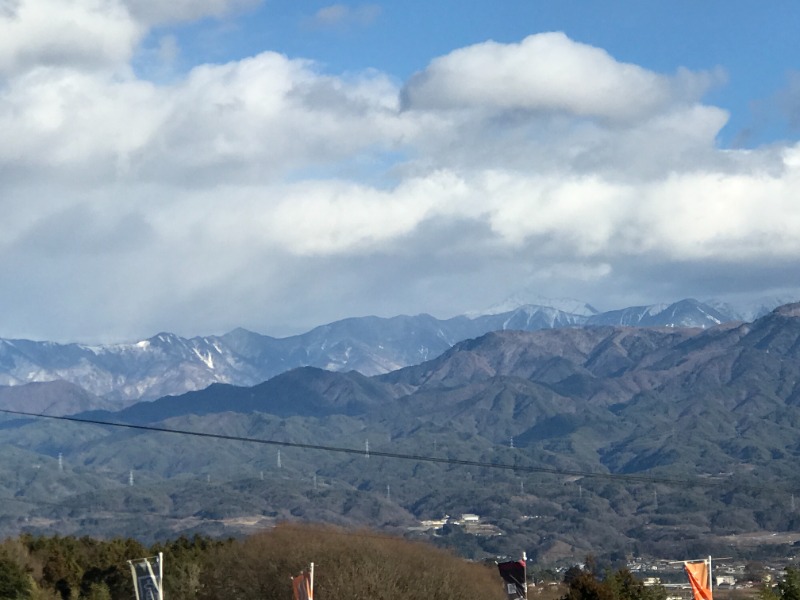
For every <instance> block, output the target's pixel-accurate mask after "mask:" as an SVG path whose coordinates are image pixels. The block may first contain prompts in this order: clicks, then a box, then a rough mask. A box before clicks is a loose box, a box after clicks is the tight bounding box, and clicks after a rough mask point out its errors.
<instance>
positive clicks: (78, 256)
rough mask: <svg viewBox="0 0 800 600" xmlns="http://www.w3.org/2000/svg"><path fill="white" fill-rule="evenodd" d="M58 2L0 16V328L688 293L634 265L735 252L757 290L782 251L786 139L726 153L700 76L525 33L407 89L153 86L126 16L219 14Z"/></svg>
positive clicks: (356, 78) (173, 324)
mask: <svg viewBox="0 0 800 600" xmlns="http://www.w3.org/2000/svg"><path fill="white" fill-rule="evenodd" d="M62 4H63V6H62V8H55V9H54V10H55V11H56V12H55V13H53V14H55V15H60V16H59V18H60V19H62V20H63V19H73V18H74V20H75V23H76V29H75V30H74V31H73V30H71V29H67V30H63V31H62V30H58V31H56V30H55V29H53V27H55V26H54V25H53V24H52V23H48V22H47V20H46V19H45V18H44V13H45V12H46V9H47V8H48V7H51V4H50V0H36V1H35V2H34V1H33V0H21V2H20V3H19V5H18V6H16V8H15V9H14V10H13V11H11V10H6V11H5V13H2V15H3V16H0V28H2V27H5V28H6V29H4V30H2V32H4V33H7V34H8V36H5V37H4V36H3V35H2V34H1V33H2V32H0V68H2V69H3V73H4V74H5V80H4V85H3V86H2V87H0V131H1V132H2V134H3V137H4V138H5V139H10V140H14V143H13V144H3V145H0V210H2V213H3V219H2V222H0V250H1V251H2V252H0V277H2V278H3V279H4V280H5V281H15V282H19V285H15V286H13V289H10V288H6V289H5V290H4V291H3V292H2V294H1V295H0V299H2V301H3V306H4V307H8V309H7V310H6V312H5V316H4V318H3V320H2V321H0V335H3V336H6V335H32V336H34V337H51V338H59V337H60V338H61V339H64V338H65V337H72V338H73V339H75V338H82V339H86V338H97V337H103V336H111V337H115V336H120V335H135V336H140V335H146V334H148V333H151V332H152V331H155V330H160V329H172V330H177V331H178V332H179V333H186V334H195V333H205V332H210V331H220V329H221V328H224V327H229V326H230V327H232V326H235V325H244V326H249V327H253V328H257V329H260V330H262V331H265V332H267V333H277V332H276V331H274V329H272V328H273V326H276V324H278V323H284V328H285V327H286V326H285V323H295V324H301V323H302V324H303V325H313V324H317V323H319V322H322V321H324V320H326V319H333V318H337V317H341V316H348V315H352V314H358V313H371V312H377V311H378V310H382V311H389V312H414V311H422V310H427V311H437V310H438V311H441V313H442V314H443V316H444V315H447V314H453V313H456V312H460V311H463V310H468V309H471V308H476V307H479V306H481V305H482V304H486V305H488V304H491V303H493V302H495V301H497V300H498V299H499V298H500V297H503V296H505V295H507V293H508V292H509V291H510V289H509V288H511V287H514V286H516V285H519V281H520V279H525V278H529V279H530V280H531V281H533V282H535V283H537V284H539V285H540V286H542V287H541V289H542V293H543V294H544V295H548V294H549V295H557V294H565V295H581V294H586V290H588V289H589V287H586V288H580V286H581V285H582V284H585V285H586V286H592V288H591V289H600V288H602V287H603V286H606V289H609V290H611V289H613V290H614V293H617V294H619V296H620V297H621V296H623V295H624V294H625V293H628V294H629V295H630V294H634V293H645V292H643V291H642V290H645V289H658V291H659V292H663V289H664V288H663V287H659V286H666V285H668V284H670V283H671V284H672V285H673V286H674V289H675V294H680V293H681V292H679V291H678V290H679V289H686V295H698V296H705V295H712V293H713V290H711V288H710V287H709V288H708V290H707V291H708V292H709V293H701V292H702V290H701V291H696V290H689V289H688V288H681V282H680V278H681V276H680V275H678V276H676V277H675V278H674V280H673V281H672V282H670V280H669V278H667V277H658V278H656V279H658V281H655V280H654V279H652V277H651V279H650V280H648V279H647V277H646V276H642V273H643V272H644V273H646V272H647V270H648V268H652V269H656V268H657V269H659V270H661V271H663V272H671V273H681V272H682V269H683V270H689V268H688V267H687V265H692V267H691V268H692V269H695V270H696V271H697V272H700V269H701V267H700V266H699V265H707V269H708V272H715V273H718V272H720V271H724V270H725V269H726V268H727V267H726V265H732V264H734V263H736V265H752V269H753V273H755V272H759V273H761V274H762V275H761V281H764V280H765V279H764V278H765V277H767V275H763V273H765V272H769V273H772V274H771V275H769V276H771V277H773V280H772V283H773V284H775V283H776V282H778V280H779V279H780V277H782V276H783V275H785V273H786V270H787V269H791V268H793V266H796V260H797V259H796V257H797V256H798V255H799V254H798V251H800V247H799V246H800V242H798V241H797V240H800V210H798V207H797V206H796V199H795V198H796V190H797V189H798V184H800V147H798V146H788V145H784V146H780V145H775V146H772V147H769V148H760V149H755V150H750V151H743V150H721V149H720V148H719V147H718V145H717V141H716V140H717V135H718V133H719V131H720V129H721V128H722V127H723V126H724V124H725V122H726V120H727V114H726V113H725V111H723V110H721V109H719V108H717V107H714V106H709V105H705V104H703V103H702V102H701V99H700V97H701V95H702V91H703V90H704V89H705V88H706V86H707V85H708V84H709V82H711V81H713V80H715V77H716V76H715V75H713V74H712V75H707V74H702V73H701V74H697V73H690V72H688V71H680V72H678V73H677V74H675V75H670V76H667V75H662V74H658V73H654V72H651V71H648V70H646V69H644V68H642V67H639V66H636V65H629V64H624V63H620V62H618V61H616V60H615V59H614V58H613V57H611V56H609V55H608V54H607V53H606V52H604V51H603V50H601V49H598V48H593V47H590V46H586V45H583V44H579V43H577V42H574V41H572V40H570V39H569V38H567V37H566V36H564V35H562V34H541V35H538V36H531V37H529V38H526V39H525V40H523V41H522V42H521V43H519V44H497V43H486V44H479V45H477V46H472V47H469V48H465V49H462V50H457V51H454V52H452V53H450V54H448V55H447V56H444V57H441V58H439V59H435V60H433V61H432V62H431V64H430V66H429V67H428V68H427V69H426V70H425V71H424V72H423V73H422V74H420V75H418V76H415V77H414V78H412V80H411V81H409V82H408V83H407V85H406V86H405V87H404V88H402V89H401V88H400V87H399V86H398V85H397V84H396V83H394V82H393V80H392V79H391V77H389V76H388V75H386V74H382V73H379V72H365V73H360V74H355V75H353V74H349V75H347V76H335V75H329V74H324V73H322V72H321V71H320V69H318V68H317V66H316V65H315V64H314V63H313V62H311V61H308V60H300V59H292V58H288V57H286V56H283V55H280V54H277V53H274V52H264V53H262V54H258V55H256V56H252V57H249V58H246V59H244V60H240V61H235V62H230V63H228V64H221V65H201V66H199V67H197V68H195V69H193V70H191V71H190V72H188V73H186V74H185V75H183V76H180V77H174V78H173V79H171V81H170V83H169V84H159V83H154V82H151V81H146V80H143V79H141V78H140V77H138V76H137V75H136V74H135V72H134V71H133V70H132V69H131V68H130V66H129V64H128V61H129V60H130V57H131V55H132V52H133V49H134V48H135V46H136V44H137V42H138V40H140V39H141V36H142V35H143V33H144V32H146V25H141V23H150V22H164V21H167V20H170V19H176V18H182V19H188V18H194V17H197V16H199V15H202V14H217V13H216V12H215V11H222V10H226V9H227V8H230V7H232V6H234V5H233V4H230V3H226V2H219V3H204V4H192V5H191V6H190V4H180V3H179V4H177V5H174V6H172V7H171V8H169V9H167V8H164V9H163V10H164V11H167V12H159V10H161V9H159V8H158V7H156V5H155V4H138V5H136V6H134V5H132V4H129V5H128V7H127V8H126V6H123V5H122V4H113V3H111V2H100V0H97V2H92V1H91V0H76V1H75V2H72V3H66V4H64V3H62ZM5 6H9V5H5ZM236 6H242V5H241V4H236ZM64 7H66V8H64ZM128 9H130V11H131V12H130V13H129V12H128ZM59 10H61V11H72V12H70V13H69V14H68V15H67V14H66V13H65V12H58V11H59ZM170 11H171V12H170ZM12 13H13V14H12ZM101 25H102V26H101ZM56 29H57V28H56ZM23 34H24V35H23ZM28 35H30V39H27V36H28ZM115 35H121V37H120V38H119V40H121V41H119V40H117V41H115V39H114V36H115ZM78 37H81V38H82V39H81V40H77V38H78ZM73 38H76V40H75V45H74V46H72V43H73V42H72V40H73ZM165 39H166V41H165V43H164V46H163V49H164V51H165V52H166V54H167V58H169V55H171V54H174V52H177V51H178V48H177V47H176V46H175V45H174V44H173V43H172V42H171V41H170V39H169V38H165ZM53 40H55V42H58V43H59V44H65V45H66V46H71V51H70V52H71V53H66V54H64V55H62V56H61V57H60V58H59V59H58V60H56V59H55V58H53V55H51V53H49V51H45V50H46V49H47V47H48V44H49V43H51V42H52V43H55V42H53ZM82 44H84V45H82ZM106 45H110V46H108V47H109V48H111V50H109V53H108V54H107V55H106V56H105V57H103V58H102V59H97V58H92V57H93V53H95V52H97V51H98V49H104V48H106ZM90 50H91V51H90ZM401 96H404V97H405V101H406V103H405V105H402V106H401ZM776 264H780V265H783V267H782V268H783V271H778V270H776V271H774V272H771V271H770V269H769V268H765V267H764V265H776ZM737 268H738V269H739V270H738V271H736V273H734V274H733V275H731V276H730V278H735V277H736V276H738V277H742V278H744V277H746V276H747V272H746V271H745V269H746V268H749V267H738V266H737ZM731 273H733V271H731ZM634 278H635V279H634ZM696 279H697V280H698V281H703V278H702V277H701V276H699V275H698V276H697V277H696ZM708 285H711V284H708ZM581 289H583V292H582V291H581ZM56 292H57V294H58V298H59V303H58V304H59V309H58V311H56V313H53V311H52V309H51V305H52V302H53V301H52V298H53V296H54V294H55V293H56ZM298 298H300V299H298ZM587 299H588V300H594V298H593V297H588V298H587ZM195 307H198V308H197V309H195ZM200 307H202V308H200ZM42 315H52V316H49V317H48V316H44V317H43V316H42ZM87 315H89V316H87ZM309 315H311V316H309ZM309 320H311V322H309ZM37 327H40V328H41V329H38V330H37V329H36V328H37ZM14 328H16V331H14ZM134 330H135V333H134ZM36 331H39V332H40V333H36ZM31 332H33V333H31ZM51 332H56V333H51ZM283 332H285V331H283Z"/></svg>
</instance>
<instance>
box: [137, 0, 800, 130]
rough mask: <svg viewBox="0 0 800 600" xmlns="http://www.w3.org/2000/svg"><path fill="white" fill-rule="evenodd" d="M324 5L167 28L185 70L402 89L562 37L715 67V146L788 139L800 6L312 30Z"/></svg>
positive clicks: (393, 7)
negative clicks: (255, 60) (270, 66)
mask: <svg viewBox="0 0 800 600" xmlns="http://www.w3.org/2000/svg"><path fill="white" fill-rule="evenodd" d="M331 6H334V5H331V4H330V3H328V2H324V1H323V2H293V1H291V0H276V1H273V2H265V3H259V4H257V5H255V6H253V7H249V8H241V9H240V10H238V11H234V12H233V13H232V14H230V15H228V16H226V17H224V18H221V19H220V18H206V19H202V20H200V21H198V22H194V23H190V24H184V25H179V26H177V27H164V28H160V29H159V30H158V31H155V32H153V34H152V38H151V39H150V40H149V43H150V44H153V43H154V42H155V41H156V40H157V39H158V37H159V36H161V35H165V34H173V35H175V36H176V38H177V39H178V40H179V43H180V45H181V48H182V56H181V60H180V67H181V68H182V69H188V68H191V67H192V66H195V65H197V64H202V63H205V62H224V61H229V60H239V59H242V58H245V57H247V56H252V55H254V54H257V53H259V52H262V51H264V50H275V51H277V52H281V53H285V54H287V55H289V56H291V57H303V58H309V59H311V60H314V61H317V62H318V63H319V65H320V68H322V69H324V70H325V71H328V72H331V73H344V72H348V71H351V72H352V71H361V70H364V69H370V68H374V69H379V70H381V71H383V72H386V73H389V74H391V75H392V76H394V77H396V78H398V80H401V81H402V80H405V79H407V78H408V77H410V76H411V75H412V74H413V73H414V72H416V71H420V70H422V69H424V68H425V67H426V66H427V64H428V62H429V61H430V59H431V58H432V57H436V56H440V55H443V54H446V53H448V52H449V51H451V50H453V49H455V48H460V47H463V46H468V45H471V44H476V43H480V42H483V41H486V40H489V39H491V40H495V41H498V42H506V43H513V42H518V41H519V40H521V39H523V38H524V37H526V36H528V35H530V34H532V33H538V32H548V31H563V32H565V33H566V34H567V35H568V36H569V37H571V38H572V39H574V40H577V41H580V42H584V43H587V44H591V45H593V46H598V47H600V48H603V49H605V50H607V51H608V52H609V53H611V54H612V55H613V56H614V57H615V58H617V59H618V60H620V61H624V62H631V63H635V64H638V65H641V66H644V67H646V68H648V69H652V70H654V71H658V72H661V73H673V72H675V70H676V69H678V68H680V67H685V68H689V69H693V70H710V69H714V68H719V69H720V70H721V71H722V72H724V75H725V81H724V82H721V83H720V84H719V85H718V86H716V87H715V88H714V89H712V90H710V92H709V93H708V95H707V96H706V99H707V100H708V101H709V102H712V103H714V104H715V105H718V106H721V107H724V108H725V109H727V110H729V111H730V113H731V115H730V117H731V118H730V122H729V124H728V125H727V126H726V128H725V130H724V131H723V132H722V135H721V136H720V144H722V145H745V146H754V145H756V144H759V143H763V142H768V141H772V140H776V139H794V138H796V137H797V135H798V131H797V130H794V131H791V130H787V126H788V120H787V118H786V116H785V115H784V114H781V113H780V111H779V108H780V107H779V106H778V105H776V104H775V103H776V95H778V94H779V93H780V92H781V91H782V90H783V89H785V88H786V86H787V83H788V80H787V77H788V75H789V73H790V72H792V71H796V70H797V69H798V65H797V61H796V58H795V57H797V56H800V38H799V37H798V36H797V35H796V31H794V28H793V25H792V24H793V23H798V22H800V5H798V4H797V3H796V2H792V1H790V0H783V1H777V2H771V3H769V4H768V5H760V6H756V5H754V4H753V3H752V2H744V1H741V0H733V1H725V0H717V1H709V2H693V1H691V0H682V1H677V2H636V1H631V0H628V1H620V2H613V3H592V2H580V1H576V0H563V1H559V2H539V1H531V0H504V1H501V2H491V1H487V0H476V1H472V2H468V3H463V2H451V1H440V2H425V1H422V0H409V1H406V2H402V1H396V2H383V3H373V4H370V3H362V4H339V5H335V6H340V7H343V8H345V9H346V10H343V11H342V14H341V17H340V19H333V18H332V19H331V20H330V21H329V22H322V23H321V22H319V19H318V18H315V16H316V15H317V14H318V13H319V12H320V11H324V10H325V9H326V8H330V7H331Z"/></svg>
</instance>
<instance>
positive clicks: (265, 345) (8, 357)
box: [0, 300, 774, 410]
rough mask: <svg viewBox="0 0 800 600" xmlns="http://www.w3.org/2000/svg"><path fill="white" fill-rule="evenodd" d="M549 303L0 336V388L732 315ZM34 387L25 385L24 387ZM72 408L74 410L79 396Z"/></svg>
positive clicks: (358, 363) (138, 390)
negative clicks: (307, 322)
mask: <svg viewBox="0 0 800 600" xmlns="http://www.w3.org/2000/svg"><path fill="white" fill-rule="evenodd" d="M554 304H558V305H559V306H560V308H555V307H551V306H545V305H541V304H524V305H521V306H516V307H515V308H513V309H512V310H505V308H508V307H509V306H511V305H513V302H511V303H510V304H509V303H507V304H505V305H504V306H503V307H496V308H495V309H494V310H490V311H487V313H486V314H475V315H469V316H466V315H462V316H457V317H453V318H450V319H437V318H434V317H432V316H430V315H426V314H421V315H417V316H396V317H392V318H379V317H354V318H348V319H343V320H340V321H336V322H334V323H330V324H328V325H323V326H320V327H316V328H314V329H312V330H311V331H308V332H306V333H303V334H300V335H295V336H290V337H285V338H275V337H270V336H267V335H261V334H258V333H254V332H251V331H247V330H245V329H235V330H233V331H231V332H229V333H226V334H224V335H219V336H205V337H201V336H198V337H193V338H183V337H180V336H177V335H175V334H171V333H160V334H158V335H155V336H153V337H151V338H149V339H146V340H142V341H138V342H135V343H120V344H107V345H87V344H78V343H72V344H56V343H53V342H36V341H30V340H12V339H0V386H20V385H24V384H28V383H33V382H38V383H42V382H49V381H65V382H69V383H72V384H74V385H76V386H79V387H80V388H82V389H83V390H84V391H85V392H86V393H88V394H90V395H91V396H95V397H97V398H98V401H97V402H96V408H107V406H105V404H106V401H110V402H112V403H114V404H115V405H116V406H117V407H123V406H126V405H128V404H131V403H133V402H136V401H138V400H151V399H155V398H159V397H162V396H166V395H177V394H182V393H184V392H187V391H193V390H200V389H203V388H205V387H207V386H209V385H211V384H212V383H229V384H234V385H242V386H251V385H256V384H258V383H261V382H263V381H266V380H268V379H270V378H271V377H274V376H275V375H278V374H280V373H283V372H285V371H288V370H290V369H293V368H296V367H301V366H315V367H319V368H322V369H327V370H331V371H349V370H355V371H358V372H360V373H362V374H363V375H367V376H370V375H377V374H382V373H387V372H390V371H394V370H396V369H399V368H402V367H406V366H409V365H415V364H419V363H421V362H423V361H425V360H428V359H431V358H434V357H436V356H439V355H440V354H441V353H443V352H445V351H446V350H447V349H448V348H450V347H452V346H453V345H454V344H456V343H458V342H460V341H462V340H465V339H470V338H475V337H478V336H480V335H483V334H485V333H488V332H491V331H501V330H520V331H536V330H543V329H554V328H565V327H596V326H603V325H625V326H636V327H697V328H708V327H713V326H716V325H718V324H720V323H723V322H730V321H734V320H737V318H738V314H736V313H735V312H734V311H733V309H732V308H731V307H730V306H727V305H726V306H723V305H722V304H721V303H717V304H716V307H715V306H712V305H711V304H709V303H702V302H698V301H696V300H681V301H679V302H675V303H673V304H669V305H653V306H639V307H630V308H626V309H622V310H614V311H609V312H602V313H601V312H597V311H596V310H595V309H594V308H593V307H591V306H590V305H588V304H586V303H579V302H577V301H572V302H570V303H567V302H565V301H560V302H557V303H556V302H554ZM770 308H774V307H770ZM764 310H766V308H765V307H762V308H761V311H764ZM498 311H500V312H498ZM568 311H571V312H568ZM725 311H727V312H725ZM759 316H760V315H759ZM0 389H2V387H0ZM40 392H42V390H41V389H37V390H30V393H31V394H34V395H35V394H36V393H40ZM61 408H62V409H63V408H64V406H62V407H61ZM75 408H76V409H77V410H82V409H83V408H85V402H84V403H83V404H81V403H78V404H76V405H75ZM49 410H54V408H53V407H50V409H49Z"/></svg>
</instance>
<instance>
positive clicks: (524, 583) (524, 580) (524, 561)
mask: <svg viewBox="0 0 800 600" xmlns="http://www.w3.org/2000/svg"><path fill="white" fill-rule="evenodd" d="M522 564H523V565H525V569H524V570H523V571H522V572H523V573H524V574H525V575H524V576H523V578H522V590H523V591H524V592H525V600H528V555H527V554H526V553H525V552H524V551H523V552H522Z"/></svg>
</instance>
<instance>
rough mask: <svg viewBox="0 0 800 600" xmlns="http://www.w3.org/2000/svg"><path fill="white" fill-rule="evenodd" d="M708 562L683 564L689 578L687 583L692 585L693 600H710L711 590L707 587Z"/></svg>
mask: <svg viewBox="0 0 800 600" xmlns="http://www.w3.org/2000/svg"><path fill="white" fill-rule="evenodd" d="M708 566H709V565H708V561H707V560H704V561H702V562H685V563H683V568H684V569H686V574H687V575H688V576H689V583H690V584H691V585H692V593H693V594H694V600H712V598H711V588H710V587H709V586H708V583H709V582H708Z"/></svg>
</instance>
